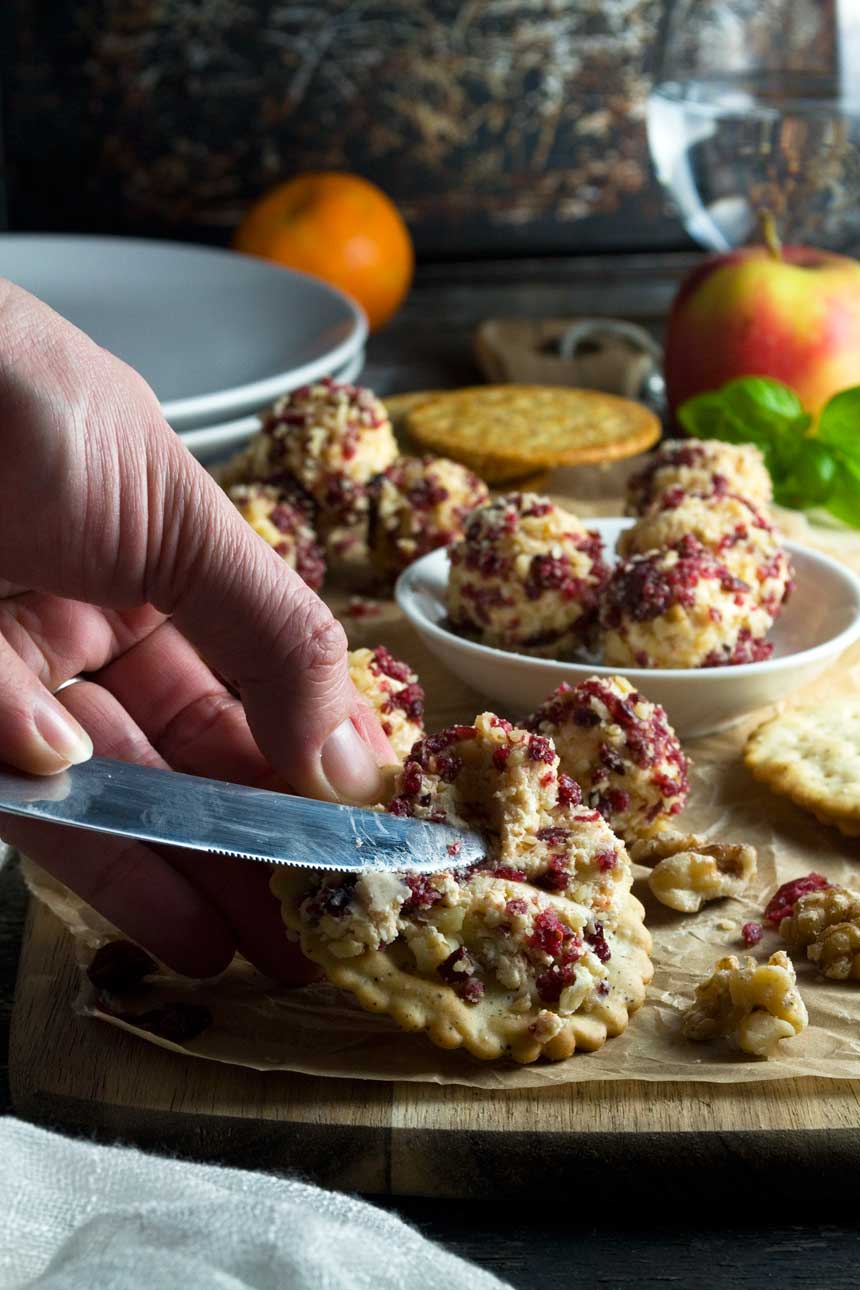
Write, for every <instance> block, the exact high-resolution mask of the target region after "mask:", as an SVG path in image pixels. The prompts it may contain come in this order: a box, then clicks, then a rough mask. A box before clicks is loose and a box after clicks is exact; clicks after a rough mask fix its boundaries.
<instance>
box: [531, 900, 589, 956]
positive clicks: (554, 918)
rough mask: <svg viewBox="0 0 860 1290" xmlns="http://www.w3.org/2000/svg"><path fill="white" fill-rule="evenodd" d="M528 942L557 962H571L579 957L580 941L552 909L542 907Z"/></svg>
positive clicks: (533, 947)
mask: <svg viewBox="0 0 860 1290" xmlns="http://www.w3.org/2000/svg"><path fill="white" fill-rule="evenodd" d="M528 944H529V946H530V947H531V948H532V949H535V950H540V951H541V952H542V953H544V954H548V955H549V956H550V958H553V959H555V960H556V962H558V963H572V962H574V961H575V960H576V959H578V958H579V948H580V945H581V941H580V939H579V937H578V936H577V935H576V933H575V932H574V930H573V928H572V927H568V925H567V923H564V922H562V920H561V919H560V918H559V916H558V914H557V913H556V911H555V910H554V909H542V910H541V911H540V913H539V914H538V915H537V917H536V918H535V920H534V923H533V925H532V934H531V936H530V937H529V939H528Z"/></svg>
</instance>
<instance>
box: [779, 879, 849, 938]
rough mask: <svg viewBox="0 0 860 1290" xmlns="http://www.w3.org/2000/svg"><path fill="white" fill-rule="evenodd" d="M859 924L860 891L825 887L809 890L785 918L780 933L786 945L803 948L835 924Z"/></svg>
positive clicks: (780, 925) (780, 926)
mask: <svg viewBox="0 0 860 1290" xmlns="http://www.w3.org/2000/svg"><path fill="white" fill-rule="evenodd" d="M854 922H860V892H856V891H848V889H847V888H846V887H826V888H824V890H823V891H810V892H808V893H807V894H806V895H805V896H801V897H800V899H799V900H798V901H797V903H796V904H795V906H794V912H793V913H792V914H789V916H788V917H787V918H783V919H782V921H781V923H780V924H779V934H780V936H781V937H782V939H783V940H784V941H785V942H786V944H787V945H791V946H792V948H794V949H804V948H805V946H807V945H811V944H812V943H813V941H817V940H820V939H821V936H822V934H823V933H824V932H825V931H826V930H827V928H828V927H832V926H833V924H834V923H854Z"/></svg>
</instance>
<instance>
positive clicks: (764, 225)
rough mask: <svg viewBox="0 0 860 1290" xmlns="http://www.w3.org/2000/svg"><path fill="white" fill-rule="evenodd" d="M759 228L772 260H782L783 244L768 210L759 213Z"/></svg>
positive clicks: (763, 209)
mask: <svg viewBox="0 0 860 1290" xmlns="http://www.w3.org/2000/svg"><path fill="white" fill-rule="evenodd" d="M758 220H759V227H760V228H761V235H762V239H763V241H764V244H765V246H766V247H767V249H768V253H769V254H770V258H771V259H772V260H781V259H782V242H781V241H780V239H779V234H778V233H777V231H776V223H775V222H774V218H773V215H772V214H771V212H770V211H769V210H767V209H766V208H764V207H763V208H762V209H761V210H760V211H759V213H758Z"/></svg>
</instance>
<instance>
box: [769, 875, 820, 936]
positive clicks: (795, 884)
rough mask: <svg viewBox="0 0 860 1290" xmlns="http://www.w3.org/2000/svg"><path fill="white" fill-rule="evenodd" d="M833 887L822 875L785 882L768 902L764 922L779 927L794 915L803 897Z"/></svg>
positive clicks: (806, 876)
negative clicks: (784, 920) (783, 921)
mask: <svg viewBox="0 0 860 1290" xmlns="http://www.w3.org/2000/svg"><path fill="white" fill-rule="evenodd" d="M832 886H833V884H832V883H831V882H828V881H827V879H826V878H825V877H824V874H821V873H808V874H806V875H805V876H804V877H802V878H793V879H792V880H791V881H790V882H784V883H783V884H782V886H781V887H778V888H777V890H776V891H775V892H774V894H773V895H772V896H771V898H770V900H769V901H768V902H767V905H766V906H765V910H764V921H765V922H766V923H770V924H771V926H773V927H778V926H779V924H780V923H781V922H782V920H783V919H784V918H790V917H791V915H792V914H793V913H794V906H795V905H796V904H797V902H798V901H799V900H800V897H801V896H805V895H806V894H807V892H810V891H824V890H825V888H827V887H832Z"/></svg>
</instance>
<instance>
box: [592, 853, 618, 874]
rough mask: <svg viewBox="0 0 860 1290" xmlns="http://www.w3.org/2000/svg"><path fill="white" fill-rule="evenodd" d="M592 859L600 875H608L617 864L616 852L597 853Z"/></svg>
mask: <svg viewBox="0 0 860 1290" xmlns="http://www.w3.org/2000/svg"><path fill="white" fill-rule="evenodd" d="M594 859H595V862H596V864H597V867H598V869H599V870H600V871H601V873H609V872H610V870H612V869H614V868H615V866H616V864H617V863H618V852H617V851H598V853H597V855H596V856H595V857H594Z"/></svg>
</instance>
